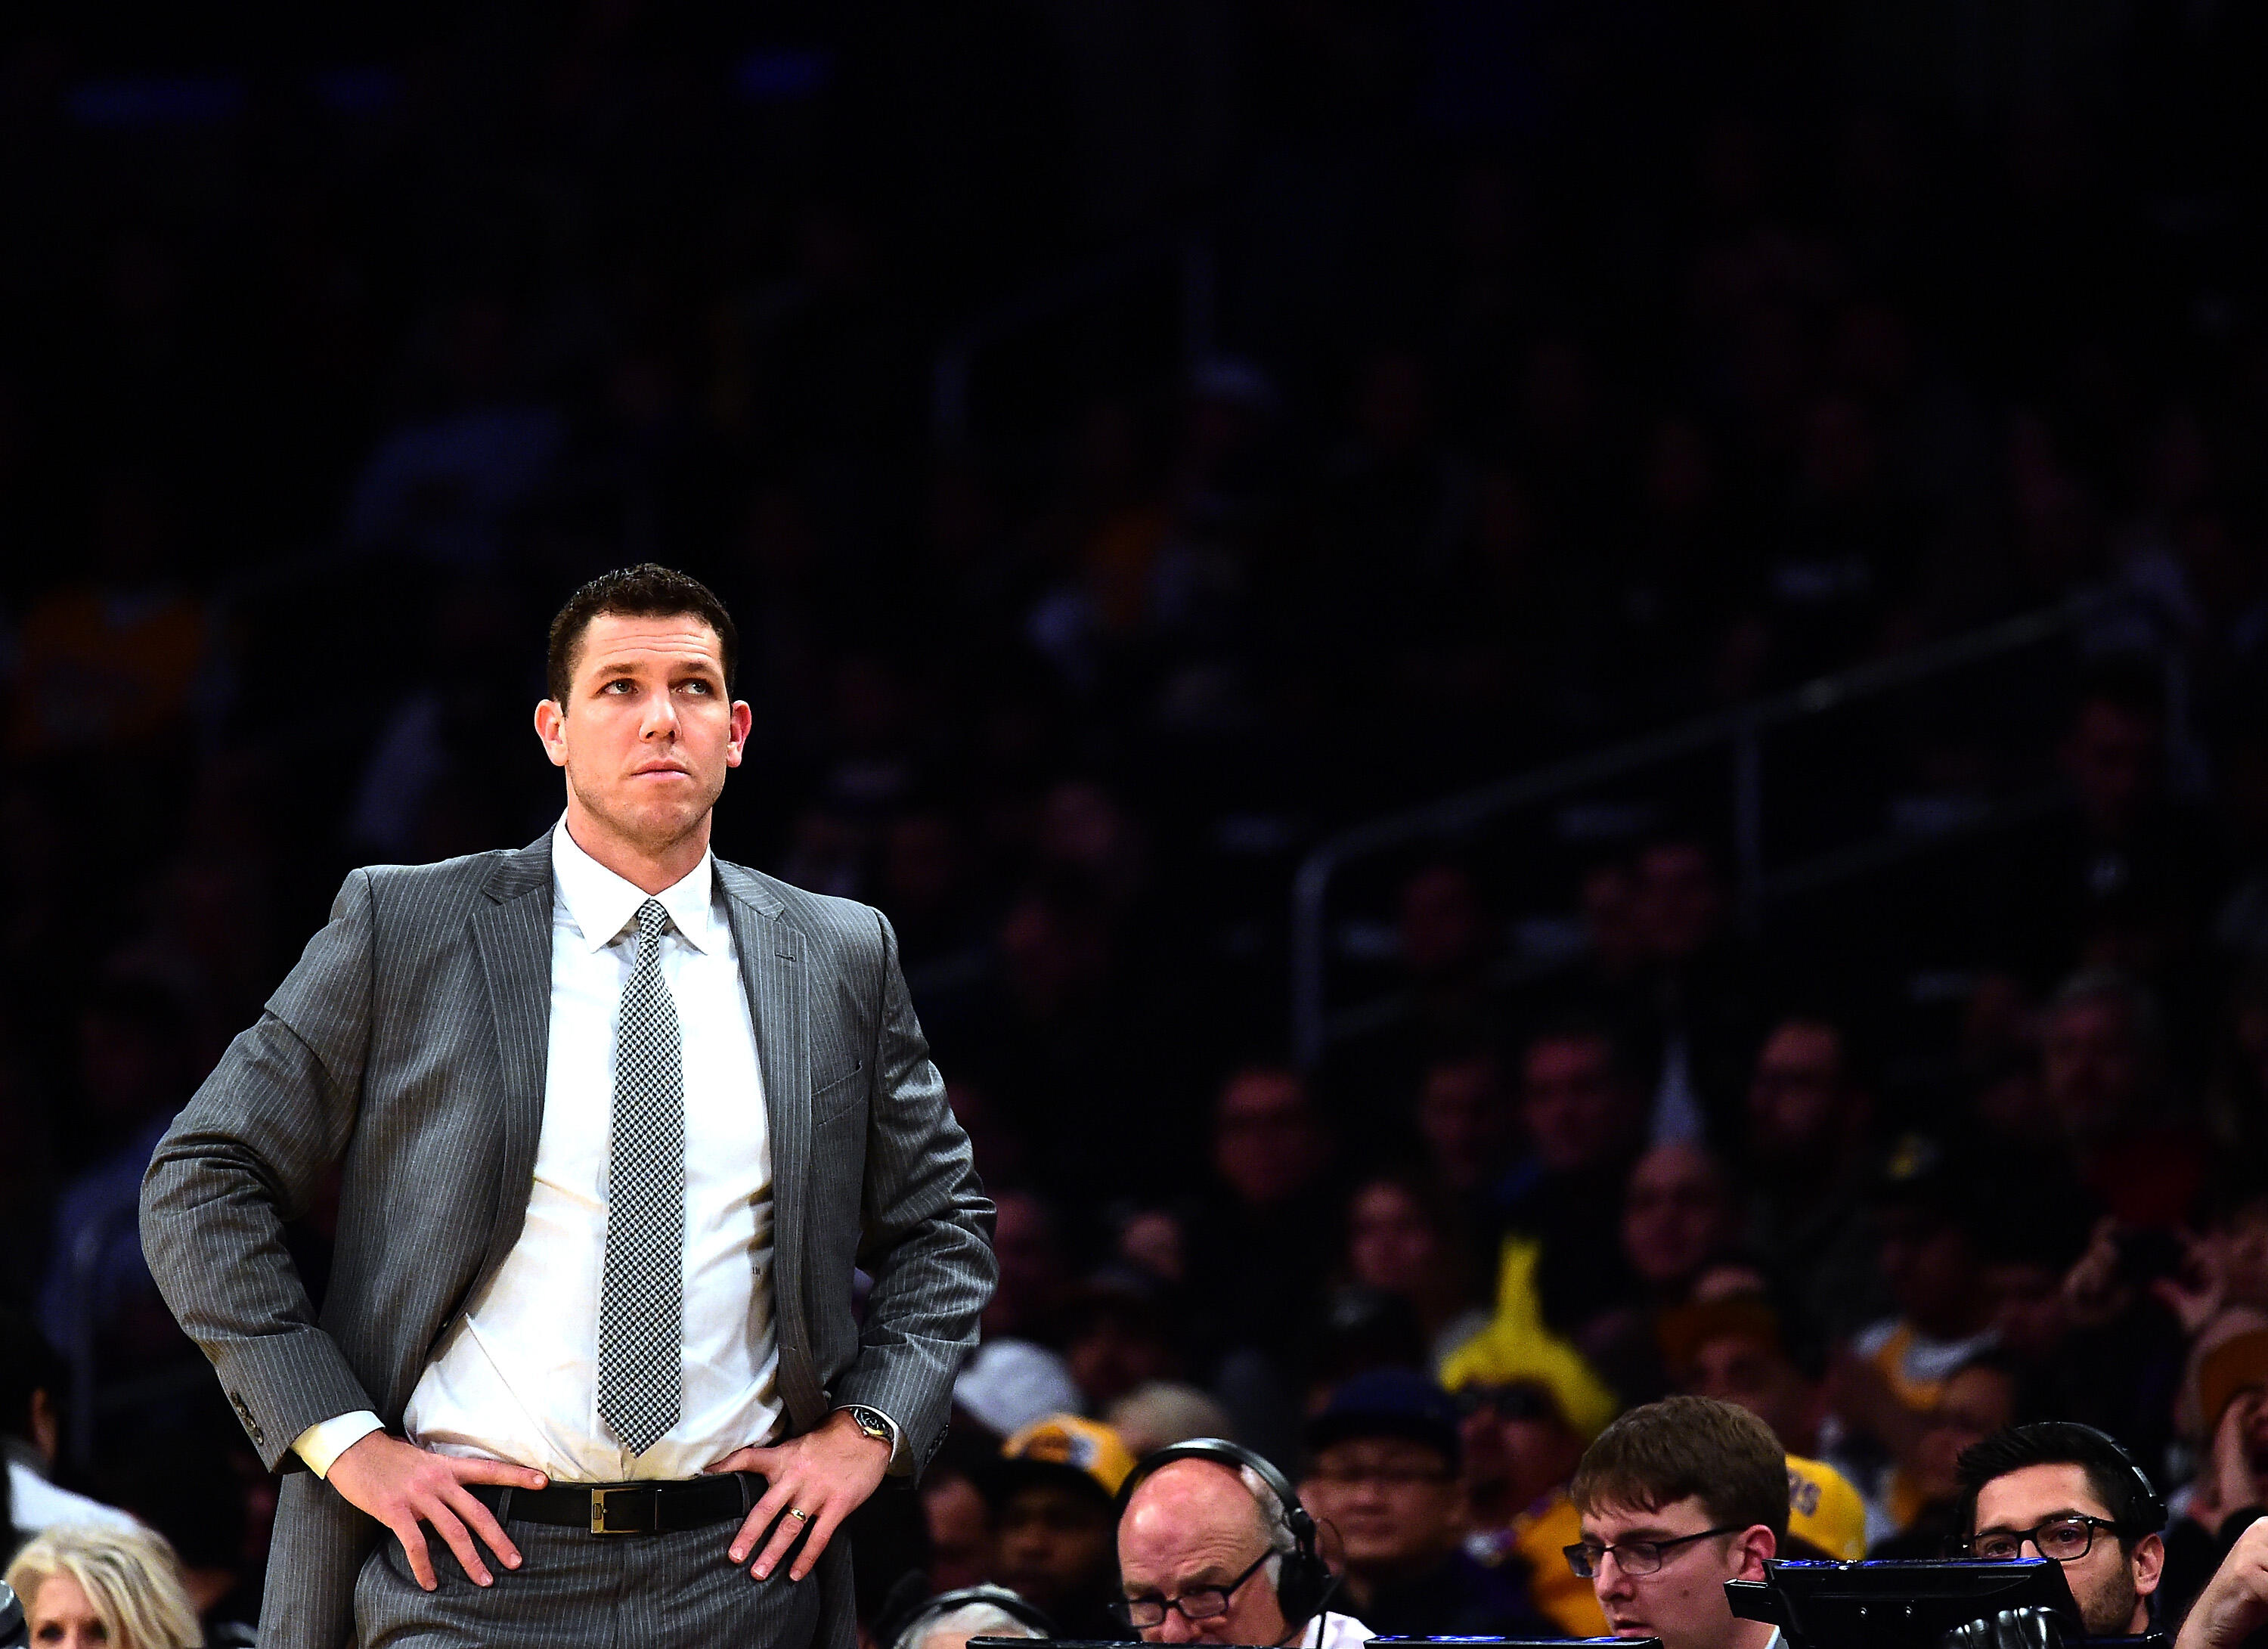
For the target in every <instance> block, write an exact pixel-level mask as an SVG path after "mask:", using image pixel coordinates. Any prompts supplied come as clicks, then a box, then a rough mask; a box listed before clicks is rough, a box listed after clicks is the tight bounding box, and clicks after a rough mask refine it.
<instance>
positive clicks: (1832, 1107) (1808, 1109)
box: [1749, 1021, 1848, 1162]
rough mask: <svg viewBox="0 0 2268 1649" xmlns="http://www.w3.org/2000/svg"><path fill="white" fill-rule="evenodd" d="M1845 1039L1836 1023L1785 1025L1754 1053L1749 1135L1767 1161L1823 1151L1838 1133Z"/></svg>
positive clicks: (1841, 1115) (1799, 1158) (1812, 1156)
mask: <svg viewBox="0 0 2268 1649" xmlns="http://www.w3.org/2000/svg"><path fill="white" fill-rule="evenodd" d="M1847 1103H1848V1098H1847V1096H1846V1095H1845V1093H1844V1091H1843V1046H1842V1039H1841V1038H1840V1037H1839V1036H1837V1034H1836V1033H1835V1029H1834V1027H1832V1026H1828V1025H1808V1024H1805V1023H1803V1022H1801V1021H1794V1022H1791V1023H1789V1024H1786V1025H1783V1026H1781V1027H1779V1028H1778V1030H1776V1031H1774V1032H1773V1033H1772V1034H1771V1036H1770V1037H1769V1038H1767V1039H1766V1040H1765V1042H1764V1049H1763V1051H1762V1052H1760V1053H1758V1054H1757V1055H1756V1075H1755V1077H1754V1078H1752V1079H1751V1080H1750V1082H1749V1141H1750V1143H1751V1145H1754V1147H1755V1149H1756V1154H1757V1155H1758V1156H1760V1157H1762V1158H1763V1159H1764V1160H1765V1161H1768V1162H1801V1161H1807V1160H1810V1159H1815V1158H1817V1157H1819V1156H1820V1155H1822V1154H1823V1152H1824V1151H1825V1150H1826V1148H1827V1147H1829V1146H1830V1145H1833V1144H1834V1143H1835V1141H1836V1140H1837V1138H1838V1137H1840V1135H1841V1132H1842V1127H1843V1122H1844V1115H1845V1113H1844V1108H1845V1105H1846V1104H1847Z"/></svg>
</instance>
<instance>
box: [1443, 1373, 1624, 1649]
mask: <svg viewBox="0 0 2268 1649" xmlns="http://www.w3.org/2000/svg"><path fill="white" fill-rule="evenodd" d="M1456 1398H1457V1406H1458V1407H1459V1409H1461V1410H1462V1411H1463V1413H1464V1423H1463V1424H1462V1427H1461V1428H1460V1430H1459V1432H1458V1439H1459V1441H1460V1442H1461V1443H1462V1445H1463V1447H1464V1457H1465V1491H1466V1501H1467V1504H1468V1505H1469V1506H1470V1508H1471V1520H1472V1523H1473V1529H1472V1532H1471V1533H1470V1534H1469V1535H1467V1536H1466V1538H1465V1550H1466V1552H1467V1553H1468V1554H1469V1556H1470V1557H1472V1559H1473V1560H1474V1561H1475V1562H1476V1563H1478V1564H1481V1565H1482V1566H1483V1567H1484V1568H1490V1569H1499V1568H1502V1569H1506V1570H1511V1571H1513V1572H1517V1570H1519V1569H1521V1568H1525V1570H1526V1571H1527V1574H1526V1577H1525V1579H1526V1584H1527V1587H1528V1598H1529V1600H1530V1601H1531V1602H1532V1603H1533V1604H1534V1606H1535V1609H1536V1611H1537V1612H1538V1613H1539V1614H1541V1615H1543V1616H1544V1618H1545V1619H1547V1620H1549V1621H1550V1622H1551V1623H1552V1624H1553V1625H1554V1626H1556V1627H1557V1628H1558V1629H1559V1630H1560V1631H1563V1632H1565V1633H1566V1634H1567V1635H1568V1636H1569V1637H1571V1638H1602V1637H1604V1636H1606V1631H1607V1617H1606V1616H1604V1615H1602V1614H1601V1613H1600V1612H1599V1600H1598V1599H1597V1598H1596V1597H1594V1595H1593V1594H1592V1592H1591V1586H1590V1582H1588V1581H1587V1580H1584V1579H1580V1577H1578V1576H1576V1575H1575V1574H1573V1573H1572V1572H1570V1571H1569V1569H1568V1567H1567V1563H1566V1559H1565V1557H1563V1556H1561V1554H1562V1553H1563V1552H1565V1550H1566V1549H1567V1548H1568V1547H1569V1546H1570V1545H1572V1543H1573V1542H1575V1541H1577V1540H1578V1539H1580V1538H1581V1535H1582V1530H1581V1528H1580V1519H1579V1518H1578V1517H1577V1515H1576V1513H1575V1507H1574V1505H1573V1503H1572V1502H1571V1501H1570V1500H1569V1499H1568V1498H1567V1480H1568V1478H1570V1477H1571V1476H1573V1475H1574V1472H1575V1462H1576V1461H1579V1460H1580V1459H1581V1458H1582V1457H1583V1444H1584V1437H1583V1434H1582V1433H1581V1432H1579V1431H1577V1430H1576V1429H1575V1426H1574V1424H1572V1422H1571V1421H1570V1420H1569V1419H1568V1417H1567V1410H1566V1407H1565V1404H1564V1403H1563V1401H1562V1399H1561V1397H1560V1395H1559V1394H1558V1393H1557V1391H1555V1390H1554V1389H1553V1388H1552V1386H1551V1383H1550V1381H1549V1380H1545V1379H1542V1378H1535V1377H1531V1378H1528V1379H1521V1380H1506V1381H1503V1382H1501V1383H1493V1384H1488V1383H1483V1382H1481V1381H1480V1380H1473V1381H1472V1382H1470V1383H1469V1384H1467V1385H1465V1386H1464V1387H1463V1388H1462V1389H1460V1390H1459V1391H1458V1392H1457V1393H1456ZM1578 1401H1580V1395H1579V1396H1578Z"/></svg>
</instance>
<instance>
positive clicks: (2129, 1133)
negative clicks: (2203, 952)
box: [2040, 969, 2207, 1226]
mask: <svg viewBox="0 0 2268 1649" xmlns="http://www.w3.org/2000/svg"><path fill="white" fill-rule="evenodd" d="M2040 1087H2041V1096H2042V1099H2043V1102H2044V1103H2045V1105H2046V1107H2047V1108H2048V1110H2049V1111H2050V1113H2051V1115H2053V1116H2054V1118H2055V1120H2056V1123H2057V1125H2058V1128H2060V1129H2061V1130H2062V1132H2063V1137H2064V1143H2065V1146H2066V1150H2067V1151H2068V1152H2069V1153H2070V1159H2071V1162H2072V1165H2073V1172H2074V1173H2075V1174H2076V1175H2077V1177H2078V1179H2079V1182H2080V1185H2082V1186H2083V1187H2084V1188H2085V1189H2087V1191H2088V1193H2089V1194H2091V1195H2092V1196H2093V1197H2094V1198H2095V1200H2096V1201H2097V1202H2098V1203H2100V1204H2102V1207H2103V1208H2105V1209H2107V1210H2108V1211H2110V1213H2111V1215H2112V1216H2113V1217H2115V1218H2118V1219H2120V1220H2122V1221H2124V1222H2125V1223H2126V1224H2128V1225H2132V1226H2169V1225H2174V1224H2177V1223H2179V1222H2180V1221H2182V1220H2183V1219H2185V1218H2188V1217H2189V1216H2190V1214H2191V1211H2192V1210H2193V1209H2194V1207H2195V1205H2196V1204H2197V1202H2198V1195H2199V1193H2200V1192H2201V1191H2202V1190H2203V1189H2204V1186H2205V1169H2206V1151H2207V1142H2206V1138H2205V1134H2204V1132H2203V1130H2202V1129H2201V1128H2200V1127H2198V1126H2195V1125H2193V1124H2192V1123H2191V1119H2190V1118H2188V1117H2187V1116H2185V1115H2183V1113H2182V1111H2181V1110H2180V1108H2178V1107H2177V1106H2176V1104H2175V1100H2176V1094H2175V1093H2174V1092H2173V1090H2172V1083H2171V1074H2170V1072H2169V1071H2168V1069H2167V1059H2166V1049H2165V1034H2164V1027H2163V1020H2162V1016H2161V1012H2160V1010H2159V1007H2158V1004H2157V1002H2156V1000H2155V998H2154V997H2153V996H2152V995H2151V993H2150V992H2149V991H2147V990H2145V989H2144V988H2143V987H2142V986H2141V985H2140V984H2139V983H2136V982H2135V981H2134V980H2132V979H2130V978H2128V977H2126V976H2125V975H2122V974H2118V973H2115V972H2111V971H2110V970H2108V969H2095V970H2090V971H2088V972H2086V973H2082V974H2079V975H2074V976H2073V978H2071V979H2069V980H2067V981H2066V982H2065V983H2064V984H2063V986H2062V988H2061V989H2060V990H2058V991H2057V992H2056V994H2055V997H2054V999H2053V1000H2051V1002H2050V1003H2049V1004H2048V1008H2047V1014H2046V1021H2045V1025H2044V1027H2043V1030H2042V1033H2041V1036H2040Z"/></svg>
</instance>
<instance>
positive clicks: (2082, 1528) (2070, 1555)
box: [1960, 1512, 2118, 1563]
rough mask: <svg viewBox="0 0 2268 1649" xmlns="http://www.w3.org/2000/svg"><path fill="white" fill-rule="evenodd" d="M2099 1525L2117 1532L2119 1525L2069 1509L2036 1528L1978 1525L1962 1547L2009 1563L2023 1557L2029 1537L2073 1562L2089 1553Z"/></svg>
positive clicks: (2045, 1552) (2048, 1553) (2043, 1552)
mask: <svg viewBox="0 0 2268 1649" xmlns="http://www.w3.org/2000/svg"><path fill="white" fill-rule="evenodd" d="M2098 1528H2107V1529H2109V1530H2110V1532H2111V1533H2112V1534H2114V1535H2115V1534H2117V1533H2118V1525H2117V1524H2116V1523H2114V1522H2112V1521H2111V1520H2110V1519H2109V1518H2107V1517H2088V1516H2086V1515H2084V1514H2083V1513H2078V1512H2069V1513H2065V1514H2064V1515H2063V1516H2061V1517H2051V1518H2050V1519H2049V1520H2047V1521H2046V1522H2044V1523H2042V1524H2041V1525H2039V1527H2037V1528H1987V1529H1979V1530H1978V1531H1977V1533H1976V1534H1974V1535H1970V1537H1969V1538H1968V1539H1967V1540H1966V1541H1963V1542H1961V1547H1960V1550H1963V1551H1965V1552H1967V1553H1968V1554H1969V1555H1970V1557H1981V1558H1983V1559H1984V1560H1985V1562H1987V1563H2007V1562H2009V1561H2010V1560H2011V1559H2014V1558H2016V1557H2022V1556H2023V1553H2024V1542H2026V1541H2029V1542H2031V1543H2032V1547H2033V1549H2034V1550H2036V1551H2037V1552H2038V1553H2039V1554H2040V1556H2041V1557H2052V1558H2054V1559H2055V1560H2056V1561H2057V1562H2058V1563H2073V1562H2076V1561H2077V1560H2078V1559H2080V1558H2081V1557H2086V1556H2087V1554H2088V1550H2089V1549H2090V1548H2092V1547H2093V1546H2094V1544H2095V1530H2096V1529H2098Z"/></svg>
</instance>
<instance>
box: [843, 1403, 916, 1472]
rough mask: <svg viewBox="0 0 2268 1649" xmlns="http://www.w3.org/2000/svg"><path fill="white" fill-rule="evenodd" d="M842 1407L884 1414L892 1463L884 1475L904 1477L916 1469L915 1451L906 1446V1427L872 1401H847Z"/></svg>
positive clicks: (883, 1420)
mask: <svg viewBox="0 0 2268 1649" xmlns="http://www.w3.org/2000/svg"><path fill="white" fill-rule="evenodd" d="M842 1408H843V1409H864V1410H867V1411H868V1412H869V1413H871V1414H880V1415H881V1416H882V1424H884V1425H886V1426H887V1427H888V1428H889V1432H890V1463H889V1464H888V1465H887V1467H885V1468H883V1475H884V1476H890V1477H902V1476H905V1475H906V1474H907V1473H908V1472H909V1471H911V1470H912V1469H914V1461H913V1452H912V1451H911V1450H910V1449H909V1448H908V1447H906V1430H905V1427H903V1426H902V1425H900V1424H898V1423H897V1422H896V1421H895V1420H894V1419H892V1418H891V1417H889V1416H888V1415H887V1414H883V1413H882V1410H880V1409H877V1408H875V1407H874V1405H873V1403H871V1402H846V1403H843V1405H842ZM837 1412H838V1413H839V1412H841V1410H840V1409H838V1410H837Z"/></svg>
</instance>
